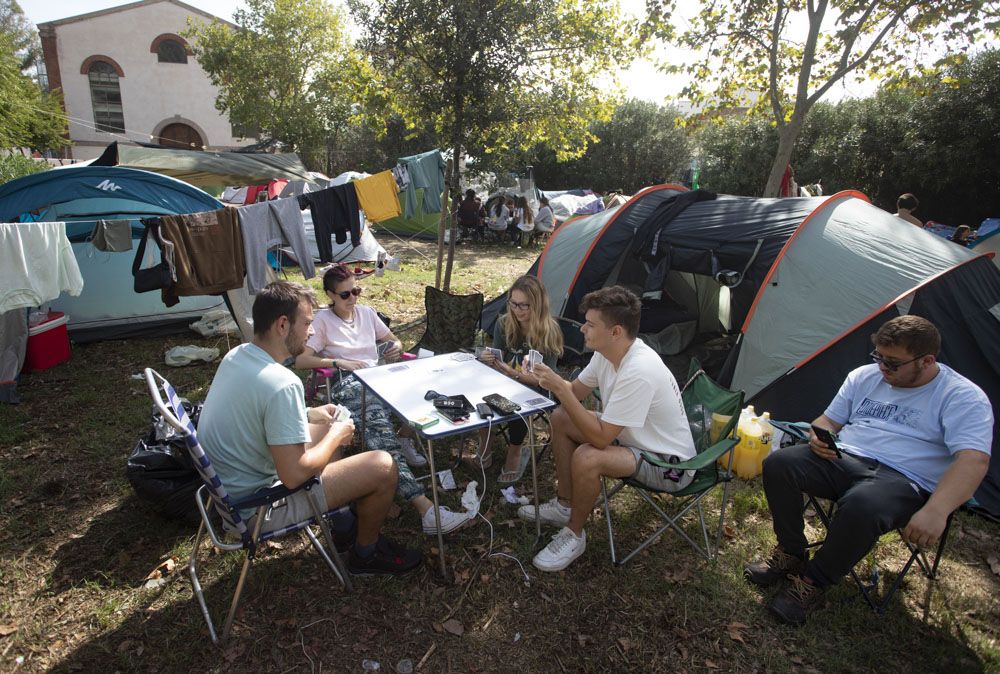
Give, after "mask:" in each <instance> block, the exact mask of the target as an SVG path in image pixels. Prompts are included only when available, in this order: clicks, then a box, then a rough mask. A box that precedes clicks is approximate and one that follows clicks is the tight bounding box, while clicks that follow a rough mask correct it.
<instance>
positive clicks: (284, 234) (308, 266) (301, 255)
mask: <svg viewBox="0 0 1000 674" xmlns="http://www.w3.org/2000/svg"><path fill="white" fill-rule="evenodd" d="M237 210H238V215H239V221H240V231H241V232H242V234H243V253H244V259H245V260H246V267H247V288H248V289H249V291H250V294H251V295H256V294H257V293H259V292H260V291H261V290H262V289H263V288H264V286H265V285H267V283H268V281H267V275H266V271H267V266H268V265H267V252H268V250H270V249H271V248H272V247H274V246H280V245H282V244H287V245H289V246H291V247H292V250H293V251H294V252H295V257H296V259H297V260H299V265H300V267H301V269H302V275H303V276H304V277H305V278H312V277H313V276H315V275H316V268H315V267H314V266H313V260H312V255H310V253H309V246H308V244H307V243H306V230H305V225H304V224H303V222H302V211H300V210H299V204H298V201H297V200H296V199H276V200H274V201H268V202H266V203H261V204H254V205H253V206H244V207H243V208H240V209H237Z"/></svg>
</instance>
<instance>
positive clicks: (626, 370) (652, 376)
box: [518, 286, 695, 571]
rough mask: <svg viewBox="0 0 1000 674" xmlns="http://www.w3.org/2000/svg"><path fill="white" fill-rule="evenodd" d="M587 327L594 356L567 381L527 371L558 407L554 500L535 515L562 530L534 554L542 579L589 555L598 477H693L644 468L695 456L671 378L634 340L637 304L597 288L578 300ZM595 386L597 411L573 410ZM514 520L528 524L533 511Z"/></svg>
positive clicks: (668, 483)
mask: <svg viewBox="0 0 1000 674" xmlns="http://www.w3.org/2000/svg"><path fill="white" fill-rule="evenodd" d="M580 311H581V313H583V314H584V316H585V321H584V324H583V326H582V327H581V328H580V331H581V332H582V333H583V337H584V342H585V344H586V346H587V348H589V349H592V350H593V351H594V356H593V358H592V359H591V361H590V364H589V365H587V367H586V368H584V370H583V372H581V373H580V376H579V377H577V378H576V379H575V380H574V381H572V382H569V381H566V380H565V379H563V378H561V377H560V376H559V375H557V374H556V373H555V372H553V371H552V370H550V369H549V368H547V367H545V366H544V365H536V366H535V367H534V369H533V371H532V373H533V374H534V375H535V376H536V377H537V378H538V384H539V386H542V387H544V388H546V389H548V390H549V391H551V392H552V393H553V394H554V395H555V396H556V397H558V398H559V402H560V403H562V405H561V406H560V407H559V408H558V409H557V410H556V411H555V412H554V413H553V414H552V450H553V454H554V455H555V463H556V480H557V486H556V497H555V498H553V499H552V500H551V501H548V502H546V503H543V504H542V505H541V506H540V508H539V516H540V518H541V520H542V521H543V522H545V523H546V524H554V525H557V526H560V527H562V528H561V529H560V531H559V533H557V534H556V535H555V536H554V537H553V539H552V542H551V543H549V544H548V546H546V548H545V549H544V550H542V551H541V552H539V553H538V554H537V555H535V558H534V560H533V562H534V564H535V566H536V567H538V568H539V569H540V570H542V571H561V570H562V569H565V568H566V567H567V566H569V565H570V564H571V563H572V562H573V560H575V559H576V558H577V557H579V556H580V555H582V554H583V551H584V550H585V549H586V547H587V535H586V532H585V531H584V529H583V527H584V524H586V522H587V518H588V517H589V516H590V511H591V510H593V508H594V502H595V501H596V500H597V498H598V495H599V494H600V491H601V477H602V476H607V477H618V478H623V477H631V478H632V479H635V480H637V481H639V482H642V483H643V484H646V485H648V486H650V487H652V488H654V489H658V490H661V491H668V492H669V491H677V490H680V489H683V488H684V487H686V486H687V485H688V484H690V483H691V480H692V478H693V472H691V471H688V472H686V473H685V472H682V471H676V470H663V469H662V468H659V467H658V466H654V465H653V464H651V463H649V462H647V461H644V460H643V459H642V455H641V452H643V451H645V452H650V453H655V454H658V455H660V456H661V457H662V458H663V459H664V460H666V461H672V462H677V461H684V460H686V459H690V458H692V457H694V455H695V448H694V440H693V438H692V437H691V429H690V427H689V426H688V421H687V416H686V415H685V414H684V405H683V403H682V402H681V392H680V388H679V387H678V386H677V380H676V379H674V376H673V375H672V374H671V373H670V370H668V369H667V366H666V365H664V364H663V361H662V360H661V359H660V356H659V355H658V354H657V353H656V352H655V351H653V350H652V349H651V348H649V347H648V346H647V345H646V344H645V343H644V342H642V341H641V340H638V339H636V336H637V334H638V332H639V314H640V311H641V304H640V302H639V298H637V297H636V296H635V295H634V294H633V293H632V292H631V291H629V290H628V289H626V288H622V287H621V286H613V287H610V288H602V289H601V290H597V291H594V292H592V293H589V294H588V295H586V296H585V297H584V298H583V302H582V303H581V305H580ZM597 387H600V390H601V397H602V400H603V412H601V413H595V412H591V411H590V410H587V409H586V408H584V406H583V405H582V404H581V403H580V401H581V400H583V399H584V398H586V397H587V396H588V395H589V394H590V392H591V391H593V390H594V389H595V388H597ZM518 515H519V516H520V517H522V518H523V519H527V520H534V519H535V507H534V506H522V507H521V508H520V509H519V510H518Z"/></svg>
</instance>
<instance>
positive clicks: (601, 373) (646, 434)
mask: <svg viewBox="0 0 1000 674" xmlns="http://www.w3.org/2000/svg"><path fill="white" fill-rule="evenodd" d="M579 380H580V382H581V383H582V384H584V385H585V386H588V387H590V388H594V387H597V386H599V387H600V388H601V398H602V400H603V408H604V409H603V412H602V413H601V415H600V416H601V420H602V421H606V422H608V423H609V424H614V425H615V426H622V427H623V428H622V432H621V433H619V434H618V442H620V443H621V444H623V445H625V446H627V447H635V448H636V449H641V450H644V451H647V452H653V453H656V454H663V455H666V456H676V457H678V458H679V459H680V460H681V461H685V460H687V459H691V458H694V455H695V453H696V452H695V449H694V439H693V438H692V437H691V427H690V426H689V425H688V420H687V415H686V414H685V413H684V404H683V402H681V391H680V387H679V386H677V380H676V379H674V375H672V374H671V373H670V370H668V369H667V366H666V365H664V364H663V361H662V360H660V356H659V355H657V353H656V352H655V351H653V350H652V349H651V348H649V346H647V345H646V343H645V342H643V341H642V340H639V339H637V340H635V341H634V342H633V343H632V346H630V347H629V350H628V351H627V352H626V353H625V357H624V358H622V362H621V367H619V368H618V369H617V370H615V367H614V365H612V364H611V362H610V361H609V360H608V359H607V358H605V357H604V356H602V355H601V354H599V353H595V354H594V357H593V358H591V360H590V363H589V364H588V365H587V367H586V368H584V370H583V372H581V373H580V376H579Z"/></svg>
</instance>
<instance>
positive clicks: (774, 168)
mask: <svg viewBox="0 0 1000 674" xmlns="http://www.w3.org/2000/svg"><path fill="white" fill-rule="evenodd" d="M804 121H805V115H799V114H798V113H795V114H793V115H792V118H791V119H790V120H789V121H788V123H787V124H785V125H784V126H781V127H778V152H777V153H776V154H775V156H774V162H773V163H772V164H771V172H770V173H769V174H768V175H767V185H766V186H765V187H764V196H765V197H776V196H778V191H779V190H780V189H781V177H782V176H783V175H784V174H785V167H786V166H788V162H789V161H790V160H791V158H792V150H794V149H795V141H796V140H798V137H799V132H800V131H802V124H803V122H804Z"/></svg>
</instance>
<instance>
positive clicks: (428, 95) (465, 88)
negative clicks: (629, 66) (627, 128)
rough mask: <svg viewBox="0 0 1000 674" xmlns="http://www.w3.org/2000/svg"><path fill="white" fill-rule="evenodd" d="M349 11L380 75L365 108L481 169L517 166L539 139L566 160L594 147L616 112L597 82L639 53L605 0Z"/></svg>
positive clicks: (403, 0) (378, 0)
mask: <svg viewBox="0 0 1000 674" xmlns="http://www.w3.org/2000/svg"><path fill="white" fill-rule="evenodd" d="M349 4H350V7H351V11H352V13H353V15H354V16H355V18H356V20H357V21H358V23H359V24H360V25H361V26H362V28H363V29H364V38H363V40H362V43H361V44H362V45H363V48H364V51H365V52H366V54H367V55H368V56H369V58H370V59H371V64H372V67H373V76H374V77H373V79H372V80H371V82H370V83H369V86H368V88H367V90H366V92H365V101H366V106H367V108H368V112H369V113H370V114H371V115H372V116H374V117H376V118H377V117H382V118H385V117H389V116H391V115H397V116H399V118H401V119H402V120H403V121H404V123H405V125H406V128H407V129H408V130H410V131H412V132H413V133H424V134H426V135H427V136H429V137H433V138H434V139H435V140H436V144H437V145H438V146H439V147H452V148H456V147H457V148H459V149H460V150H467V151H468V153H469V154H471V155H473V156H475V157H476V159H477V162H478V165H479V166H481V167H483V168H494V169H500V168H502V167H504V166H505V165H507V166H509V165H510V164H511V163H512V160H511V157H512V156H513V155H514V154H515V153H516V152H518V151H524V150H527V149H529V148H531V147H533V146H534V145H536V144H537V143H539V142H542V141H544V142H545V143H546V144H547V145H548V146H549V147H550V148H552V150H553V151H554V152H555V154H556V155H557V157H558V158H560V159H567V158H570V157H574V156H579V155H580V154H582V153H583V151H584V150H585V149H586V147H587V144H588V143H589V142H591V141H592V140H593V135H592V134H591V132H590V130H589V129H590V126H589V125H590V122H591V121H592V120H595V119H596V120H601V119H607V118H608V117H609V116H610V113H611V110H612V104H611V103H610V102H609V99H610V96H609V95H608V94H607V89H608V87H607V86H605V87H604V88H603V90H602V87H601V86H600V85H599V84H598V83H597V82H595V75H597V74H598V73H612V72H614V71H615V70H617V64H619V63H621V62H624V61H627V60H631V58H632V56H633V55H634V54H635V53H636V50H637V48H636V47H635V45H634V43H633V41H632V37H631V36H632V30H631V28H630V27H629V26H627V25H622V22H621V20H620V18H619V14H618V6H617V3H615V2H612V1H609V0H601V1H599V2H584V1H583V0H537V1H535V2H531V3H525V2H523V1H522V0H469V1H467V2H461V3H454V2H444V1H442V0H351V2H350V3H349ZM609 79H611V78H610V77H609ZM373 126H376V124H373ZM379 126H380V125H379Z"/></svg>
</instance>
